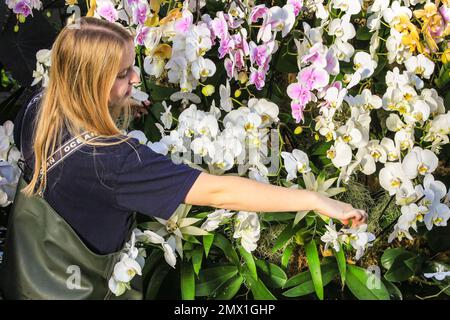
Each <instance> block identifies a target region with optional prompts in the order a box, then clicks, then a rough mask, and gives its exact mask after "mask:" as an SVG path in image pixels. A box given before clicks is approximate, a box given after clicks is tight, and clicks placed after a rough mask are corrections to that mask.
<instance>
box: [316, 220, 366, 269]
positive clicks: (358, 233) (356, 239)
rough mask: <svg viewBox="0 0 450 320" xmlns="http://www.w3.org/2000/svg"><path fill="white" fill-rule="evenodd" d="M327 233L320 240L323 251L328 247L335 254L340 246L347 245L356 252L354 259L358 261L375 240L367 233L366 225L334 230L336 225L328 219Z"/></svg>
mask: <svg viewBox="0 0 450 320" xmlns="http://www.w3.org/2000/svg"><path fill="white" fill-rule="evenodd" d="M325 227H326V229H327V231H325V233H324V234H323V236H322V237H321V238H320V239H321V240H322V241H323V242H324V243H325V246H324V249H325V250H328V248H329V247H330V246H332V247H333V249H334V250H335V251H336V252H339V250H340V249H341V246H342V245H344V244H345V245H348V246H350V247H352V248H353V249H355V250H356V254H355V259H356V260H359V259H360V258H361V257H362V256H363V255H364V252H365V250H366V249H367V248H368V247H370V246H372V242H373V241H374V240H375V235H374V234H372V233H370V232H367V224H362V225H360V226H359V227H357V228H341V229H340V230H339V231H337V230H336V225H335V224H334V223H333V220H332V219H330V221H329V223H328V225H325Z"/></svg>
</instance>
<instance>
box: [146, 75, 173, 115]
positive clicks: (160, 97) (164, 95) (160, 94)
mask: <svg viewBox="0 0 450 320" xmlns="http://www.w3.org/2000/svg"><path fill="white" fill-rule="evenodd" d="M147 88H148V89H149V90H150V92H149V94H150V96H151V97H152V101H153V102H162V101H165V100H169V97H170V96H171V95H172V94H173V93H175V92H177V91H178V90H177V88H170V87H163V86H159V85H157V84H156V83H154V82H153V81H149V80H147ZM152 108H153V105H152Z"/></svg>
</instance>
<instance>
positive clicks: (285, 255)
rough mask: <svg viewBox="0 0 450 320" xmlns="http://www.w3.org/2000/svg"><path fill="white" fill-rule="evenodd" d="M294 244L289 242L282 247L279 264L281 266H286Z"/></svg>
mask: <svg viewBox="0 0 450 320" xmlns="http://www.w3.org/2000/svg"><path fill="white" fill-rule="evenodd" d="M294 248H295V245H294V244H293V243H291V244H290V245H288V246H287V247H286V249H284V252H283V255H282V256H281V265H282V266H283V268H287V265H288V264H289V260H290V259H291V256H292V252H293V251H294Z"/></svg>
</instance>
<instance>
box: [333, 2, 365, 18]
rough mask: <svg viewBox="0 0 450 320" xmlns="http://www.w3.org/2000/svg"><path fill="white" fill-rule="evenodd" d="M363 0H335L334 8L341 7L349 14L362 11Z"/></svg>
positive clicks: (340, 8)
mask: <svg viewBox="0 0 450 320" xmlns="http://www.w3.org/2000/svg"><path fill="white" fill-rule="evenodd" d="M361 2H362V1H361V0H333V1H332V3H333V8H334V9H339V10H341V11H343V12H345V13H346V14H348V15H354V14H358V13H360V12H361Z"/></svg>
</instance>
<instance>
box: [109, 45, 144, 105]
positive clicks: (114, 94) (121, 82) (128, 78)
mask: <svg viewBox="0 0 450 320" xmlns="http://www.w3.org/2000/svg"><path fill="white" fill-rule="evenodd" d="M134 59H135V52H134V44H133V42H131V41H130V42H129V43H128V44H127V46H126V47H125V48H124V50H123V55H122V61H121V63H120V68H119V73H118V74H117V76H116V80H115V82H114V85H113V87H112V88H111V93H110V95H109V103H110V104H113V105H115V104H120V103H121V102H123V101H124V100H125V99H127V98H129V97H130V96H131V89H132V87H133V84H135V83H139V82H140V79H139V75H138V74H137V73H136V71H135V70H134Z"/></svg>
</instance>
